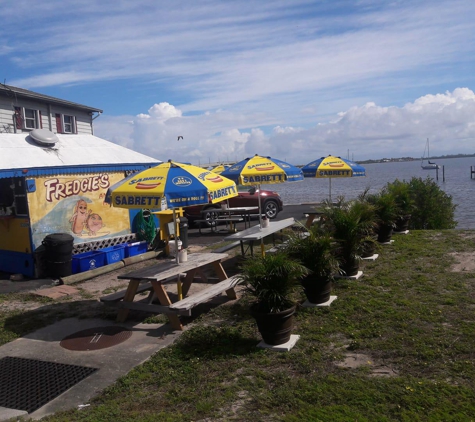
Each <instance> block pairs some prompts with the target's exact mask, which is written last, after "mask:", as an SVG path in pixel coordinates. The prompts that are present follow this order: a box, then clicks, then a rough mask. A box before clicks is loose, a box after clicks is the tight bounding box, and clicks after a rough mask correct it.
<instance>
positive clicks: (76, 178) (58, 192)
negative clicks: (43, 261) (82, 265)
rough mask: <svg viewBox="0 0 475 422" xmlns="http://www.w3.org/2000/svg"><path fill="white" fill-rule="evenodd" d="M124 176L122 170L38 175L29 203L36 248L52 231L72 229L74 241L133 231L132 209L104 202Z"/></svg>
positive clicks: (96, 238)
mask: <svg viewBox="0 0 475 422" xmlns="http://www.w3.org/2000/svg"><path fill="white" fill-rule="evenodd" d="M123 178H124V173H123V172H119V173H101V174H90V175H61V176H45V177H38V178H36V179H34V186H35V187H34V189H32V191H30V192H29V193H28V205H29V210H30V221H31V229H32V237H33V244H34V245H35V248H37V247H38V246H39V245H41V242H42V241H43V239H44V238H45V237H46V236H47V235H49V234H51V233H69V234H71V235H72V236H73V237H74V243H84V242H88V241H91V240H99V239H102V238H108V237H114V236H122V235H125V234H129V233H130V221H129V212H128V210H126V209H120V208H114V207H111V206H110V205H109V204H106V203H105V202H104V199H105V196H106V193H107V189H108V188H109V186H111V185H113V184H114V183H116V182H118V181H120V180H122V179H123ZM30 183H31V181H30Z"/></svg>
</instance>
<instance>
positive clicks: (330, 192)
mask: <svg viewBox="0 0 475 422" xmlns="http://www.w3.org/2000/svg"><path fill="white" fill-rule="evenodd" d="M328 180H329V182H330V183H329V185H328V186H329V188H328V197H329V198H330V202H331V201H332V178H331V177H329V178H328Z"/></svg>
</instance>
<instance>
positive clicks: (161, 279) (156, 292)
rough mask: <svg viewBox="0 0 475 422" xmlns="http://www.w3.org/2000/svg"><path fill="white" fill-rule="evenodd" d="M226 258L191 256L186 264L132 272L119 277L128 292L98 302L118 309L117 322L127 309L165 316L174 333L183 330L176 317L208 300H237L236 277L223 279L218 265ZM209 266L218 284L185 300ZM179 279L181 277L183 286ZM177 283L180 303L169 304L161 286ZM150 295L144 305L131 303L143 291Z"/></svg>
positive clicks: (125, 313) (152, 267)
mask: <svg viewBox="0 0 475 422" xmlns="http://www.w3.org/2000/svg"><path fill="white" fill-rule="evenodd" d="M227 256H228V254H225V253H192V254H189V255H188V260H187V261H186V262H183V263H179V264H178V263H176V262H175V261H170V260H167V261H164V262H162V263H159V264H155V265H152V266H150V267H146V268H142V269H140V270H135V271H131V272H129V273H127V274H124V275H120V276H119V277H118V278H119V279H125V280H129V284H128V286H127V289H126V290H124V291H121V292H117V293H113V294H111V295H108V296H105V297H102V298H101V302H103V303H105V304H107V305H109V306H115V307H117V308H119V312H118V315H117V322H124V321H125V320H126V319H127V315H128V313H129V310H130V309H135V310H140V311H146V312H151V313H163V314H166V315H167V317H168V319H169V321H170V323H171V325H172V327H173V328H174V329H175V330H183V326H182V324H181V322H180V319H179V315H191V309H192V308H193V307H194V306H196V305H198V304H200V303H203V302H205V301H207V300H208V299H210V298H213V297H215V296H218V295H220V294H221V293H223V292H226V294H227V296H228V298H230V299H236V292H235V291H234V286H235V285H236V284H237V277H230V278H228V276H227V275H226V272H225V271H224V268H223V266H222V265H221V261H222V260H223V259H225V258H226V257H227ZM208 266H210V267H211V268H213V269H214V272H215V273H216V275H217V278H218V283H216V284H212V285H211V286H209V287H207V288H205V289H203V290H200V291H199V292H198V293H196V294H192V295H190V296H188V297H185V296H186V295H187V293H188V291H189V289H190V287H191V284H192V283H193V281H194V279H195V276H198V278H200V279H201V280H202V281H204V282H206V281H208V280H207V277H206V276H205V274H204V272H203V269H204V268H205V267H208ZM181 276H184V279H183V282H182V281H181V278H180V277H181ZM175 280H177V281H178V283H180V287H181V290H182V293H183V297H185V298H184V299H182V300H179V301H178V302H175V303H172V301H171V299H170V297H169V296H168V293H167V291H166V290H165V288H164V283H166V282H170V281H175ZM147 290H149V291H150V295H149V300H148V301H147V303H143V302H134V298H135V295H136V294H137V293H141V292H144V291H147ZM155 296H156V298H157V299H158V301H159V303H160V304H159V305H157V304H154V303H153V302H152V299H153V298H155Z"/></svg>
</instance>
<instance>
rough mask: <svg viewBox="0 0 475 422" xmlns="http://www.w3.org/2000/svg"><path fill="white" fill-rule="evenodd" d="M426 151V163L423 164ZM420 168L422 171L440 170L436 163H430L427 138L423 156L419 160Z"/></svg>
mask: <svg viewBox="0 0 475 422" xmlns="http://www.w3.org/2000/svg"><path fill="white" fill-rule="evenodd" d="M426 151H427V162H424V160H425V156H426ZM421 168H422V170H437V169H440V166H439V165H438V164H437V163H433V162H432V161H430V151H429V138H427V142H426V147H425V148H424V155H423V156H422V159H421Z"/></svg>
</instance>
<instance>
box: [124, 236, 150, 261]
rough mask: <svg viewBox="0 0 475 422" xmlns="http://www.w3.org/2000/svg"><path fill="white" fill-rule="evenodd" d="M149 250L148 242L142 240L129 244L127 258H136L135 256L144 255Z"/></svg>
mask: <svg viewBox="0 0 475 422" xmlns="http://www.w3.org/2000/svg"><path fill="white" fill-rule="evenodd" d="M147 250H148V245H147V241H145V240H142V241H141V242H133V243H129V244H127V248H126V250H125V251H126V252H125V256H126V258H128V257H129V256H135V255H140V254H142V253H145V252H147Z"/></svg>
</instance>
